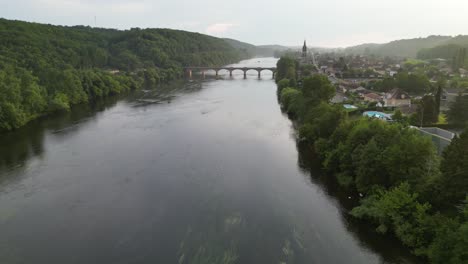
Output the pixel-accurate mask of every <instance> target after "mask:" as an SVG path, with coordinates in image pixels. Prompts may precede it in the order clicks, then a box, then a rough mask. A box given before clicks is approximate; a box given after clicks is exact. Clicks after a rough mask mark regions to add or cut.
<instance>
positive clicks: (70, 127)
mask: <svg viewBox="0 0 468 264" xmlns="http://www.w3.org/2000/svg"><path fill="white" fill-rule="evenodd" d="M259 61H260V62H259ZM276 62H277V60H276V59H273V58H262V59H254V60H248V61H242V62H240V63H239V64H237V66H240V67H242V66H243V67H251V66H256V65H259V66H262V67H274V65H275V64H276ZM220 77H223V76H220ZM271 78H272V76H271V73H269V72H265V74H262V78H261V79H258V76H257V74H256V72H251V73H249V74H248V76H247V79H244V78H243V74H242V73H239V75H237V74H234V76H233V77H232V78H230V77H229V74H226V75H224V78H219V79H215V78H207V79H205V80H194V81H193V82H182V83H179V84H174V85H172V83H171V85H170V86H169V87H168V86H166V85H163V86H160V87H159V88H158V89H152V90H141V91H135V92H131V93H130V94H129V95H128V96H122V98H120V100H117V97H108V98H107V99H105V100H103V102H102V103H101V102H97V103H96V104H91V105H89V104H83V105H78V106H76V107H74V108H73V109H71V111H70V112H64V113H62V114H58V115H53V116H50V117H48V118H44V119H42V120H36V121H33V122H31V123H30V124H28V125H27V126H26V127H23V128H20V129H18V130H16V131H14V132H10V133H8V134H7V135H2V136H1V137H0V146H2V147H1V148H0V198H1V199H0V233H1V234H2V236H1V237H0V260H1V262H2V263H3V262H5V263H9V264H10V263H11V264H17V263H18V264H20V263H21V264H24V263H37V264H49V263H66V262H67V260H69V259H70V258H71V257H72V258H73V259H74V260H75V261H76V262H79V263H112V262H116V261H121V262H137V263H148V262H151V263H182V264H186V263H190V264H192V263H201V262H203V263H210V262H216V263H224V264H227V263H230V264H233V263H242V264H257V263H280V262H287V263H299V264H309V263H349V264H378V263H391V264H399V263H417V262H415V261H412V260H413V258H411V257H410V256H408V253H407V251H405V250H404V249H402V247H401V246H399V244H398V243H396V242H397V241H394V240H391V239H386V238H385V239H381V238H380V237H379V236H376V235H375V234H372V233H371V232H367V231H366V229H365V225H361V224H360V223H359V222H357V221H354V220H353V219H352V218H350V217H349V216H348V215H347V214H346V213H345V212H346V211H347V205H346V207H344V206H343V203H340V202H339V201H342V200H345V201H349V200H348V198H347V197H344V194H345V193H344V192H341V191H339V190H337V189H334V187H330V186H331V185H327V186H326V187H325V186H324V185H323V183H324V182H322V181H321V177H322V175H321V174H319V172H316V171H314V170H313V168H311V167H309V165H310V164H305V163H303V162H302V161H305V160H307V161H309V158H308V156H307V155H309V154H311V153H309V152H308V151H307V150H306V149H303V148H302V146H298V145H297V144H296V140H295V138H294V137H293V134H294V131H293V130H292V127H291V126H292V123H291V121H290V120H289V119H288V118H287V117H286V116H285V115H284V114H283V113H282V112H281V109H280V107H279V105H278V101H277V96H276V92H275V91H276V85H275V83H274V82H273V81H272V79H271ZM246 95H247V96H246ZM266 164H267V165H266ZM44 237H47V238H50V239H47V240H44V239H43V238H44ZM337 252H339V254H337ZM117 259H118V260H117Z"/></svg>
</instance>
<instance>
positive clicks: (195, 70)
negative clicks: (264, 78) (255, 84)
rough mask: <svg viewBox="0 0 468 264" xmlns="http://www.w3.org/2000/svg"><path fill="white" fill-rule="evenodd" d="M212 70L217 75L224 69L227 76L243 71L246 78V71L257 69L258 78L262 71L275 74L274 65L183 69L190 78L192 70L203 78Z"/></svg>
mask: <svg viewBox="0 0 468 264" xmlns="http://www.w3.org/2000/svg"><path fill="white" fill-rule="evenodd" d="M210 70H211V71H214V72H215V75H216V76H218V75H219V72H220V71H222V70H226V71H228V72H229V76H230V77H232V73H233V72H234V71H242V72H244V79H245V78H247V72H248V71H257V73H258V78H260V77H261V73H262V71H271V72H272V73H273V78H275V75H276V67H186V68H185V71H186V73H187V76H188V77H189V78H192V75H193V73H194V72H197V73H200V74H201V76H202V77H203V78H205V73H206V72H207V71H210Z"/></svg>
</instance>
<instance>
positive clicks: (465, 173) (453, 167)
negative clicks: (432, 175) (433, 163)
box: [437, 130, 468, 205]
mask: <svg viewBox="0 0 468 264" xmlns="http://www.w3.org/2000/svg"><path fill="white" fill-rule="evenodd" d="M441 172H442V175H441V177H440V181H438V182H437V189H438V191H439V192H438V194H437V197H438V199H439V200H440V201H441V202H442V203H443V204H445V205H446V204H457V203H460V201H462V200H463V199H464V198H465V197H466V195H467V194H468V130H465V132H463V133H462V134H461V135H460V137H455V138H454V139H453V140H452V143H451V144H450V145H449V146H448V147H447V148H446V149H445V150H444V152H443V154H442V162H441Z"/></svg>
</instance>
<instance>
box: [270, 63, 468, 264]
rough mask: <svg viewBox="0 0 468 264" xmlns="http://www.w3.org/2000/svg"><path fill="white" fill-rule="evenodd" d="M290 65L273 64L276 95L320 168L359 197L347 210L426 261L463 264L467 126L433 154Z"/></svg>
mask: <svg viewBox="0 0 468 264" xmlns="http://www.w3.org/2000/svg"><path fill="white" fill-rule="evenodd" d="M296 66H297V65H296V64H295V63H294V59H292V58H281V59H280V61H279V62H278V65H277V68H278V72H277V74H278V76H277V80H278V82H277V85H278V95H279V100H280V102H281V105H282V107H283V109H284V110H285V111H286V112H287V113H288V114H289V116H290V117H291V118H293V119H295V120H296V121H297V123H298V130H299V137H300V139H301V140H305V141H306V142H307V143H308V144H309V145H310V146H311V147H312V148H313V149H314V150H315V151H316V153H317V154H318V156H319V158H320V160H321V163H322V166H323V169H324V171H325V172H326V173H327V174H329V175H333V178H334V180H336V182H337V183H338V184H339V185H340V186H341V187H342V188H343V189H344V190H346V191H348V192H350V193H359V194H360V195H359V197H362V198H361V199H360V205H359V206H357V207H355V208H354V209H353V210H351V211H350V214H351V215H352V216H354V217H356V218H359V219H363V220H364V221H369V222H371V223H373V224H374V225H375V228H376V231H377V232H379V233H392V234H394V235H395V236H396V237H397V238H398V239H399V240H400V241H401V242H402V243H403V244H404V245H406V246H408V247H409V248H411V249H412V252H414V254H416V255H418V256H421V257H422V258H425V259H427V260H429V261H430V262H431V263H454V264H461V263H467V262H468V251H467V250H466V249H467V248H468V240H467V238H468V130H465V132H463V133H462V134H461V135H460V136H459V137H456V138H455V139H454V140H453V141H452V143H451V144H450V146H449V147H447V148H446V149H445V151H444V152H443V155H442V157H439V156H438V155H437V154H436V150H435V147H434V145H433V143H432V142H431V139H430V138H429V137H426V136H423V135H421V134H420V132H419V131H417V130H416V129H413V128H411V127H409V126H408V125H407V124H406V123H404V122H403V123H398V122H396V123H388V122H384V121H380V120H375V119H369V118H364V117H352V116H349V115H348V113H346V112H345V111H344V109H343V107H342V106H341V105H331V104H330V103H329V101H330V99H331V98H332V97H333V96H334V93H335V87H334V86H333V85H332V84H331V83H330V82H329V80H328V78H327V77H326V76H323V75H313V76H307V77H304V78H302V79H299V80H297V79H293V78H297V76H296V75H295V74H293V72H294V71H295V67H296Z"/></svg>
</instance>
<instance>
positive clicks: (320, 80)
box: [302, 74, 336, 102]
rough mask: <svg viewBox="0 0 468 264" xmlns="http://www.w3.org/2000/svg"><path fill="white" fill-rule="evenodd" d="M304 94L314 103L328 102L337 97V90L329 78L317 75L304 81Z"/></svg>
mask: <svg viewBox="0 0 468 264" xmlns="http://www.w3.org/2000/svg"><path fill="white" fill-rule="evenodd" d="M302 92H303V94H304V96H305V97H307V98H309V99H311V100H312V101H314V102H320V101H324V102H328V101H330V100H331V99H332V98H333V96H335V93H336V89H335V87H333V85H332V84H331V83H330V81H329V80H328V78H327V76H325V75H321V74H317V75H314V76H311V77H307V78H305V79H304V80H303V85H302Z"/></svg>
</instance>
